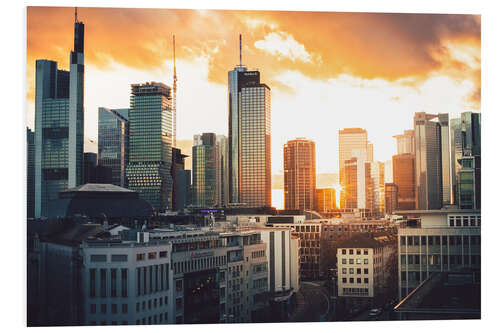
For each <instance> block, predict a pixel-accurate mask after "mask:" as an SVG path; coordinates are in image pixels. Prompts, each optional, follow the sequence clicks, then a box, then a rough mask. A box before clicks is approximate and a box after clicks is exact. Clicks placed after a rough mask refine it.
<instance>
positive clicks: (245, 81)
mask: <svg viewBox="0 0 500 333" xmlns="http://www.w3.org/2000/svg"><path fill="white" fill-rule="evenodd" d="M228 85H229V87H228V88H229V94H228V96H229V102H228V104H229V131H228V133H229V135H228V144H229V170H230V176H229V202H230V203H240V204H242V205H246V206H247V207H264V206H269V207H270V206H271V100H270V99H271V91H270V88H269V87H268V86H267V85H266V84H264V83H261V82H260V72H259V71H247V68H246V67H244V66H243V65H242V64H241V36H240V65H239V66H236V67H235V68H234V69H233V70H232V71H229V72H228Z"/></svg>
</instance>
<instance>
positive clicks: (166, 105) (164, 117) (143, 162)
mask: <svg viewBox="0 0 500 333" xmlns="http://www.w3.org/2000/svg"><path fill="white" fill-rule="evenodd" d="M171 164H172V92H171V88H170V87H169V86H167V85H165V84H163V83H159V82H147V83H144V84H132V85H131V97H130V112H129V163H128V166H127V169H126V171H125V173H126V176H127V180H128V186H129V188H130V189H132V190H134V191H137V192H139V195H140V197H141V198H142V199H145V200H147V201H149V203H151V205H153V207H155V208H156V209H157V210H158V211H165V210H167V209H170V208H171V202H170V199H171V191H172V176H171V174H170V172H171Z"/></svg>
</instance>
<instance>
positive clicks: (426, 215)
mask: <svg viewBox="0 0 500 333" xmlns="http://www.w3.org/2000/svg"><path fill="white" fill-rule="evenodd" d="M396 213H397V215H402V216H404V217H405V219H406V220H405V222H402V223H401V226H400V228H399V230H398V244H399V245H398V253H399V260H398V262H399V298H400V299H403V298H404V297H406V296H407V295H408V294H409V293H410V292H411V291H412V290H413V289H415V288H416V287H417V286H418V285H419V284H420V283H421V282H422V281H424V280H426V279H427V278H428V277H429V276H430V275H431V274H432V273H433V272H453V271H460V270H472V271H477V272H478V273H479V272H480V264H481V211H478V210H459V209H441V210H417V211H398V212H396Z"/></svg>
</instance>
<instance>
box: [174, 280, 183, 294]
mask: <svg viewBox="0 0 500 333" xmlns="http://www.w3.org/2000/svg"><path fill="white" fill-rule="evenodd" d="M175 290H176V291H182V280H177V281H175Z"/></svg>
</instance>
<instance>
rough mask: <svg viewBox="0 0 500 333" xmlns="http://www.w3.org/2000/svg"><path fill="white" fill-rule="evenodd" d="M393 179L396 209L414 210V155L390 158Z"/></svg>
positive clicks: (400, 155)
mask: <svg viewBox="0 0 500 333" xmlns="http://www.w3.org/2000/svg"><path fill="white" fill-rule="evenodd" d="M392 167H393V179H394V184H396V186H397V187H398V199H397V209H400V210H409V209H415V155H414V154H399V155H394V156H392Z"/></svg>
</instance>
